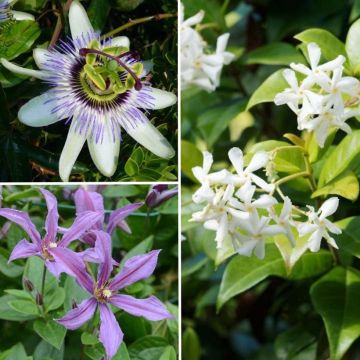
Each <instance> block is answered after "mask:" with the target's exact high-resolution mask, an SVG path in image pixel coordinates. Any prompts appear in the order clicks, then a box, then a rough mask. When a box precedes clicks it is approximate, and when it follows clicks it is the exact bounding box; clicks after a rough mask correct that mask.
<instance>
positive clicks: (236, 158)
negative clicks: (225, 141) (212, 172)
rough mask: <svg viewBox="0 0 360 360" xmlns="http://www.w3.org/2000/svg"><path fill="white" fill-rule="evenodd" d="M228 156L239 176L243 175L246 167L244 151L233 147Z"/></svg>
mask: <svg viewBox="0 0 360 360" xmlns="http://www.w3.org/2000/svg"><path fill="white" fill-rule="evenodd" d="M228 156H229V160H230V161H231V163H232V165H233V166H234V168H235V170H236V172H237V173H238V174H239V175H240V174H242V173H243V166H244V156H243V153H242V151H241V150H240V149H239V148H236V147H233V148H231V149H230V150H229V153H228Z"/></svg>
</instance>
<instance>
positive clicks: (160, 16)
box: [101, 13, 177, 39]
mask: <svg viewBox="0 0 360 360" xmlns="http://www.w3.org/2000/svg"><path fill="white" fill-rule="evenodd" d="M176 16H177V13H176V14H170V13H166V14H157V15H151V16H145V17H142V18H139V19H135V20H132V19H130V20H129V21H128V22H127V23H126V24H124V25H121V26H119V27H117V28H116V29H114V30H111V31H109V32H107V33H106V34H104V35H103V36H102V37H101V38H102V39H104V38H108V37H111V36H114V35H116V34H118V33H119V32H121V31H124V30H126V29H128V28H130V27H132V26H135V25H138V24H142V23H146V22H149V21H153V20H156V21H158V20H163V19H169V18H172V17H176Z"/></svg>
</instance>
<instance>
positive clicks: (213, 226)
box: [204, 219, 219, 231]
mask: <svg viewBox="0 0 360 360" xmlns="http://www.w3.org/2000/svg"><path fill="white" fill-rule="evenodd" d="M204 228H205V229H208V230H212V231H217V230H218V228H219V223H218V221H217V220H215V219H212V220H208V221H205V222H204Z"/></svg>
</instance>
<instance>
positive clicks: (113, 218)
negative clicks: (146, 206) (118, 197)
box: [106, 203, 143, 235]
mask: <svg viewBox="0 0 360 360" xmlns="http://www.w3.org/2000/svg"><path fill="white" fill-rule="evenodd" d="M141 206H143V203H134V204H129V205H126V206H124V207H122V208H120V209H116V210H114V211H113V212H112V213H111V214H110V217H109V223H108V226H107V229H106V231H107V232H108V233H109V234H110V235H111V234H112V233H113V231H114V230H115V228H116V227H117V226H119V225H120V224H122V222H123V220H124V219H125V218H127V217H128V216H129V215H130V214H131V213H133V212H134V211H135V210H137V209H139V208H140V207H141Z"/></svg>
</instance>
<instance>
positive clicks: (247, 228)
mask: <svg viewBox="0 0 360 360" xmlns="http://www.w3.org/2000/svg"><path fill="white" fill-rule="evenodd" d="M270 221H271V218H270V217H267V216H259V214H258V213H257V211H254V212H252V213H251V217H250V221H249V220H248V221H240V224H241V225H240V226H239V228H240V231H241V232H236V233H234V236H233V244H234V249H235V251H236V252H237V253H239V254H240V255H244V256H250V255H251V254H252V253H253V252H254V254H255V255H256V256H257V257H258V258H259V259H263V258H264V257H265V239H266V237H268V236H274V235H277V234H281V233H284V229H283V228H282V227H281V226H279V225H270V224H269V223H270Z"/></svg>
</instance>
